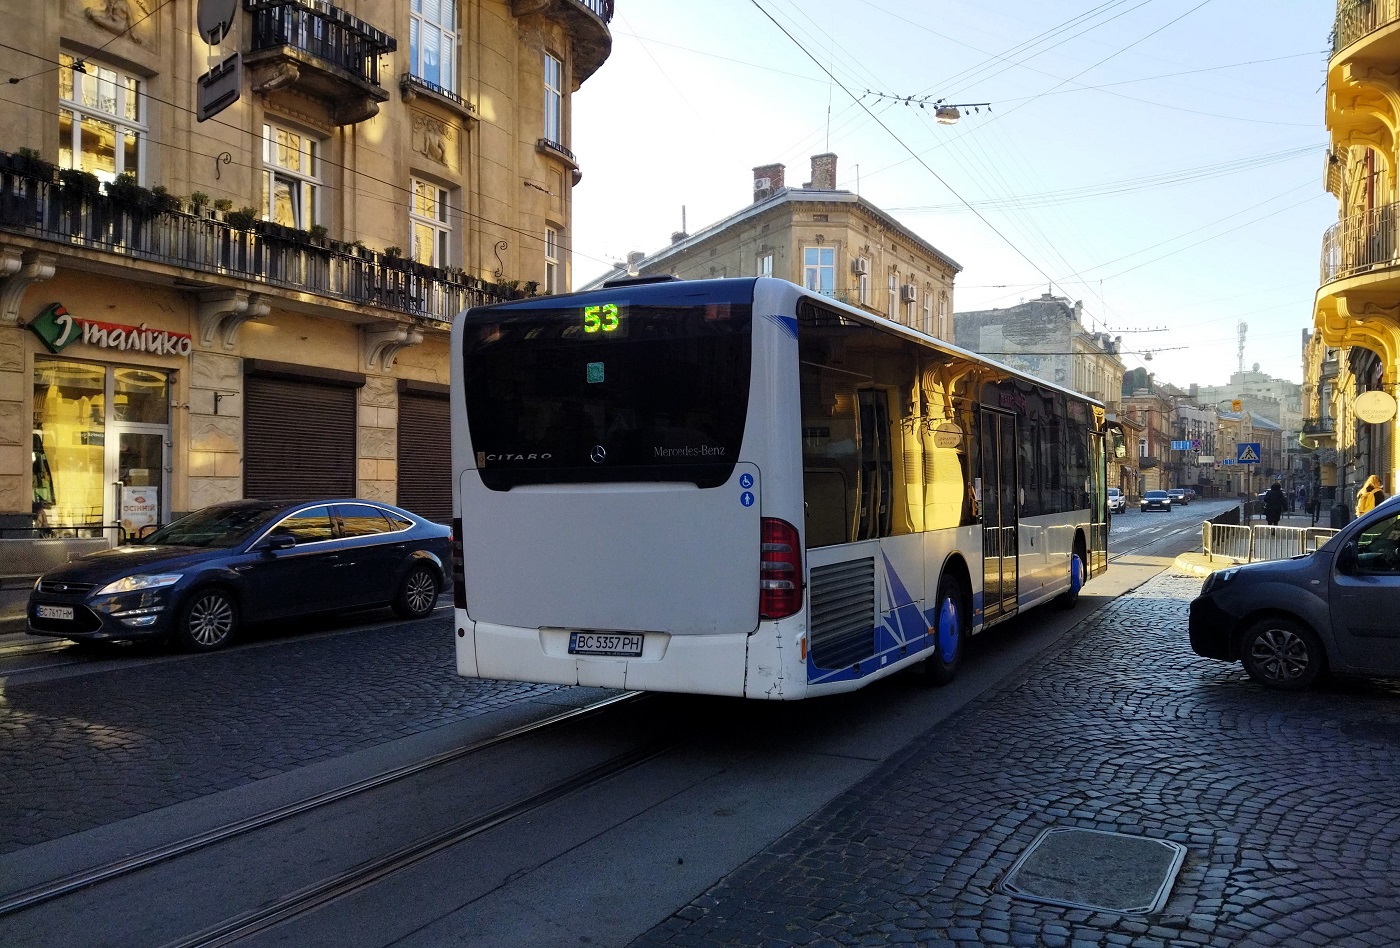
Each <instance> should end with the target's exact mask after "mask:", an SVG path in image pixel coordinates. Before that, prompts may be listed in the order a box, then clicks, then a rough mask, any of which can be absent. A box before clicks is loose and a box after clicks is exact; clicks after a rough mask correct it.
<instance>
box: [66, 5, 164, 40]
mask: <svg viewBox="0 0 1400 948" xmlns="http://www.w3.org/2000/svg"><path fill="white" fill-rule="evenodd" d="M75 3H76V6H77V9H78V10H79V11H81V13H82V15H83V16H84V17H86V18H87V20H88V22H89V23H92V24H93V25H95V26H98V27H100V28H101V29H104V30H106V31H107V32H108V33H111V34H112V35H113V36H123V37H126V38H127V39H129V40H131V41H132V42H133V43H135V44H136V45H138V46H145V45H147V44H148V43H149V42H150V41H151V34H152V31H153V29H154V22H153V20H152V18H151V12H152V10H151V3H150V0H75Z"/></svg>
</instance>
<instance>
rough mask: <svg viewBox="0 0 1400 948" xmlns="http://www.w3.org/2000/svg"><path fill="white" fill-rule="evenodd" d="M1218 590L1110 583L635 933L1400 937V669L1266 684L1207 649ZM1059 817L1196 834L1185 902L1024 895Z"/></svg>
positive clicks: (1075, 822)
mask: <svg viewBox="0 0 1400 948" xmlns="http://www.w3.org/2000/svg"><path fill="white" fill-rule="evenodd" d="M1199 588H1200V579H1199V578H1198V577H1187V576H1182V575H1179V574H1173V573H1170V572H1168V573H1163V574H1161V575H1160V576H1158V577H1156V578H1155V579H1153V580H1151V581H1150V582H1148V583H1147V584H1145V585H1144V586H1142V587H1140V588H1139V589H1137V590H1135V591H1134V592H1132V593H1129V594H1127V595H1125V596H1123V597H1122V598H1120V599H1118V600H1117V601H1115V602H1113V603H1111V604H1110V605H1109V606H1107V607H1106V608H1104V609H1102V610H1100V611H1099V612H1098V613H1097V614H1095V615H1094V616H1092V618H1091V619H1090V620H1089V621H1087V622H1085V623H1083V624H1082V625H1080V626H1078V627H1076V629H1075V630H1074V631H1073V632H1072V633H1070V634H1069V635H1068V636H1067V637H1066V638H1065V640H1064V645H1063V649H1062V650H1061V651H1060V652H1059V654H1050V655H1048V656H1047V657H1045V658H1043V659H1042V660H1041V661H1040V662H1038V663H1037V664H1035V665H1034V666H1033V667H1026V668H1023V669H1022V671H1021V673H1019V675H1018V676H1017V677H1016V678H1014V679H1013V680H1011V681H1008V682H1007V683H1006V684H1005V685H1003V686H1002V687H1001V688H999V689H997V690H994V691H992V692H989V693H988V694H986V695H984V696H982V697H981V698H979V699H978V700H976V701H974V702H973V703H972V704H971V705H969V706H967V707H966V708H964V709H963V710H962V711H961V712H959V713H958V714H956V715H955V716H954V717H953V718H951V719H950V720H948V721H946V722H945V723H944V725H943V726H941V727H940V728H938V729H936V730H935V731H934V732H933V733H931V734H929V735H928V736H927V737H926V738H924V739H921V740H919V741H916V742H915V743H914V744H913V745H911V746H909V747H908V748H906V749H905V751H904V752H903V753H902V754H901V755H899V756H897V757H895V758H893V759H892V760H891V761H889V762H888V763H887V764H885V765H884V766H883V767H882V768H881V769H880V770H878V771H877V772H876V773H875V774H874V775H873V777H872V778H871V779H869V780H866V781H863V782H862V783H861V784H859V785H858V786H857V787H855V788H853V789H852V790H850V791H848V792H847V793H845V794H844V795H843V796H841V797H839V798H837V799H836V800H835V801H834V802H833V803H832V804H831V805H829V806H827V807H826V808H824V809H823V810H821V811H820V812H818V813H817V814H816V815H815V816H813V817H812V818H810V819H809V820H807V821H806V822H805V823H803V824H802V825H800V826H799V827H797V828H796V829H794V830H793V831H792V832H790V833H788V834H787V835H786V836H784V837H783V838H781V839H780V840H778V842H777V843H776V844H774V845H773V846H771V847H769V848H768V849H767V850H766V851H765V852H763V853H762V854H760V855H759V856H757V857H755V858H753V859H751V860H749V861H748V862H747V863H746V864H745V865H743V866H741V867H740V868H739V869H737V870H736V871H734V872H733V873H731V874H730V875H729V876H728V877H726V878H725V879H723V880H722V881H721V882H720V883H719V884H718V885H716V886H714V887H713V888H712V889H711V890H710V891H708V892H706V893H704V895H702V896H701V897H699V898H696V899H695V900H693V901H692V902H691V903H690V904H689V905H687V906H685V907H684V908H682V909H681V910H679V911H678V912H676V913H675V914H674V915H672V917H671V918H669V919H668V920H666V921H665V922H663V923H662V924H660V925H658V926H657V927H655V928H654V929H652V930H651V931H650V932H648V933H646V934H645V935H643V936H642V937H640V938H638V939H637V940H636V941H635V942H634V943H633V944H634V945H635V946H638V948H640V946H661V945H676V946H694V948H702V946H715V945H764V946H780V945H814V946H836V945H883V944H921V945H940V946H944V945H950V946H967V948H971V946H979V945H1001V944H1010V945H1025V946H1033V945H1046V946H1052V948H1057V946H1091V945H1134V946H1166V945H1171V946H1186V945H1221V946H1224V945H1329V946H1341V945H1358V946H1359V945H1395V944H1397V943H1400V849H1398V848H1397V842H1398V841H1400V799H1397V798H1396V795H1395V792H1394V788H1395V787H1396V785H1397V780H1400V702H1398V701H1397V699H1400V685H1396V684H1393V683H1385V682H1378V681H1373V680H1356V679H1353V680H1334V681H1331V682H1329V683H1326V684H1324V685H1323V686H1322V687H1321V688H1318V689H1315V690H1313V691H1311V692H1307V693H1303V694H1297V695H1293V694H1283V693H1276V692H1269V691H1266V690H1264V689H1262V688H1260V687H1259V686H1257V685H1255V684H1253V683H1252V682H1250V681H1249V680H1248V679H1247V678H1246V676H1245V674H1244V672H1243V670H1242V669H1241V668H1240V666H1239V665H1226V664H1223V663H1219V662H1213V661H1207V660H1205V659H1200V658H1198V657H1196V656H1195V655H1194V654H1193V653H1192V652H1191V649H1190V646H1189V644H1188V643H1187V640H1186V607H1187V604H1188V602H1189V601H1190V599H1191V598H1193V597H1194V596H1195V594H1196V592H1197V591H1198V590H1199ZM989 634H995V633H994V632H991V633H989ZM1051 826H1059V827H1078V828H1084V829H1093V830H1105V831H1116V832H1121V833H1125V834H1130V835H1135V836H1146V837H1153V838H1159V839H1167V840H1172V841H1176V842H1179V843H1181V844H1184V845H1185V846H1186V847H1187V849H1188V854H1187V856H1186V860H1185V863H1184V865H1183V866H1182V869H1181V871H1180V874H1179V875H1178V876H1177V879H1176V882H1175V885H1174V886H1173V888H1172V891H1171V895H1170V898H1169V899H1168V901H1167V903H1166V906H1165V908H1164V909H1163V911H1162V912H1160V913H1158V914H1155V915H1149V916H1128V915H1117V914H1104V913H1099V912H1093V911H1086V910H1082V909H1071V908H1064V907H1058V906H1053V905H1045V904H1038V903H1032V902H1027V901H1022V900H1018V899H1013V898H1011V897H1009V896H1007V895H1005V894H1002V893H1001V892H1000V891H999V889H998V885H999V883H1000V882H1001V880H1002V879H1003V877H1004V876H1005V875H1006V874H1007V872H1008V871H1009V870H1010V869H1011V867H1012V865H1013V863H1014V862H1015V861H1016V859H1017V858H1018V857H1019V856H1020V855H1021V854H1022V853H1023V852H1024V851H1025V850H1026V849H1027V847H1028V846H1030V844H1031V843H1032V842H1033V841H1034V840H1035V839H1036V837H1037V836H1038V835H1039V834H1040V833H1041V831H1042V830H1044V829H1046V828H1047V827H1051Z"/></svg>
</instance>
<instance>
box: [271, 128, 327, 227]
mask: <svg viewBox="0 0 1400 948" xmlns="http://www.w3.org/2000/svg"><path fill="white" fill-rule="evenodd" d="M320 158H321V143H320V142H318V141H316V140H315V139H314V138H312V137H310V136H309V135H304V134H302V133H301V132H294V131H292V130H290V129H286V128H281V127H279V126H277V125H264V126H263V196H264V197H263V200H264V204H263V216H264V218H265V219H266V220H269V221H272V222H273V223H274V224H281V225H283V226H284V227H295V228H297V229H298V230H307V229H309V228H310V227H311V225H312V224H314V223H316V219H317V217H318V216H319V215H318V214H317V210H318V209H317V203H318V202H319V200H320V189H321V182H320V178H319V175H320V172H321V161H320Z"/></svg>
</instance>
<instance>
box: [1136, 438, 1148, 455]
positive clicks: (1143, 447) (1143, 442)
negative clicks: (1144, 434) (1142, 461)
mask: <svg viewBox="0 0 1400 948" xmlns="http://www.w3.org/2000/svg"><path fill="white" fill-rule="evenodd" d="M1138 457H1140V458H1145V457H1147V439H1146V438H1138Z"/></svg>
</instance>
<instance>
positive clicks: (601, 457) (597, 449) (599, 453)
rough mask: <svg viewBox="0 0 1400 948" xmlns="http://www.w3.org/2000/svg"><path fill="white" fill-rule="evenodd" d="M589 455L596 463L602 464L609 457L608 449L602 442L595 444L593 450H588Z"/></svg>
mask: <svg viewBox="0 0 1400 948" xmlns="http://www.w3.org/2000/svg"><path fill="white" fill-rule="evenodd" d="M588 456H589V457H590V458H592V459H593V463H594V464H602V463H603V462H604V461H606V460H607V459H608V449H607V448H605V447H603V446H602V445H601V444H595V445H594V446H593V450H592V451H589V452H588Z"/></svg>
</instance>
